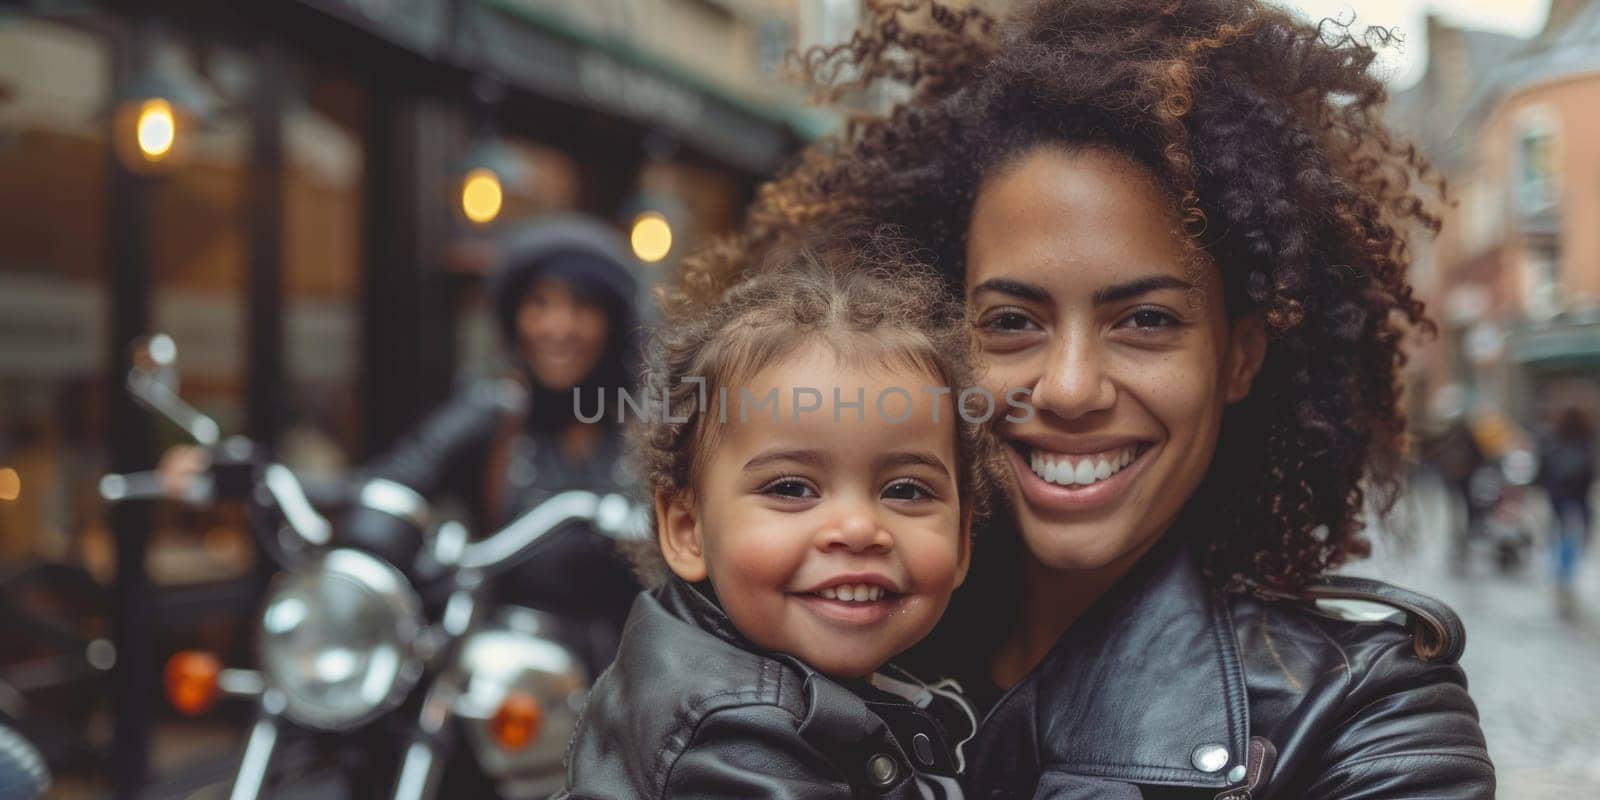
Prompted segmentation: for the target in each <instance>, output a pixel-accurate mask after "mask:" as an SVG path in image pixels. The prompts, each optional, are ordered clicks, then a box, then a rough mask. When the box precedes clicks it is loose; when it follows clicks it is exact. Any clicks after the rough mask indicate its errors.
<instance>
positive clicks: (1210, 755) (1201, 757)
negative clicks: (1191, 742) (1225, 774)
mask: <svg viewBox="0 0 1600 800" xmlns="http://www.w3.org/2000/svg"><path fill="white" fill-rule="evenodd" d="M1191 760H1192V761H1193V762H1194V768H1195V769H1197V770H1200V771H1201V772H1216V771H1218V770H1220V769H1222V768H1223V767H1226V766H1228V748H1226V747H1223V746H1222V745H1220V744H1203V745H1200V746H1199V747H1196V748H1195V749H1194V755H1193V756H1191Z"/></svg>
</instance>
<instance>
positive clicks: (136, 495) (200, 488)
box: [100, 472, 216, 505]
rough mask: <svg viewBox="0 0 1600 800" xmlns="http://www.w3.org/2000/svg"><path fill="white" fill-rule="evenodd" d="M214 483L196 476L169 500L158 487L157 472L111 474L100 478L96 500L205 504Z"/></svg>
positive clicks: (203, 477) (207, 477)
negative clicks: (186, 487)
mask: <svg viewBox="0 0 1600 800" xmlns="http://www.w3.org/2000/svg"><path fill="white" fill-rule="evenodd" d="M215 488H216V485H215V483H214V482H213V481H212V480H211V478H210V476H206V475H201V476H197V477H196V478H195V479H194V481H193V482H192V483H190V484H189V489H188V490H187V491H185V492H184V493H183V494H182V495H179V496H177V497H173V496H171V495H169V494H167V493H166V492H165V491H163V490H162V488H161V475H160V473H157V472H130V473H128V474H126V475H118V474H115V473H112V474H108V475H105V476H103V477H101V478H100V497H101V498H102V499H104V500H105V501H106V502H108V503H121V502H126V501H129V500H177V501H179V502H183V503H189V504H191V505H207V504H209V503H210V502H211V501H212V497H213V495H214V494H215Z"/></svg>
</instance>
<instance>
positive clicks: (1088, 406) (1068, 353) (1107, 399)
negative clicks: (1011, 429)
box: [1031, 334, 1117, 419]
mask: <svg viewBox="0 0 1600 800" xmlns="http://www.w3.org/2000/svg"><path fill="white" fill-rule="evenodd" d="M1045 359H1046V360H1045V364H1044V369H1043V371H1042V372H1041V373H1040V375H1039V381H1038V383H1036V384H1035V385H1034V387H1033V396H1032V398H1031V399H1032V402H1033V407H1034V408H1035V409H1038V410H1041V411H1049V412H1050V413H1051V414H1054V415H1055V416H1057V417H1061V418H1062V419H1077V418H1078V417H1081V416H1084V415H1085V414H1091V413H1094V412H1096V411H1104V410H1106V409H1109V408H1111V406H1112V404H1113V403H1115V402H1116V399H1117V390H1116V386H1115V385H1114V384H1113V383H1112V381H1111V376H1110V374H1109V372H1108V371H1107V370H1106V363H1105V361H1106V354H1105V353H1103V352H1102V351H1101V348H1100V347H1098V346H1097V343H1096V341H1095V339H1094V337H1093V336H1091V335H1088V334H1071V335H1067V336H1063V337H1061V339H1060V340H1059V341H1058V343H1057V346H1056V347H1054V348H1052V349H1051V351H1050V353H1049V354H1048V355H1047V356H1045Z"/></svg>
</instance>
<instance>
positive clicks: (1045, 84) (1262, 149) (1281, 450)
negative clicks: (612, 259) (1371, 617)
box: [684, 0, 1443, 593]
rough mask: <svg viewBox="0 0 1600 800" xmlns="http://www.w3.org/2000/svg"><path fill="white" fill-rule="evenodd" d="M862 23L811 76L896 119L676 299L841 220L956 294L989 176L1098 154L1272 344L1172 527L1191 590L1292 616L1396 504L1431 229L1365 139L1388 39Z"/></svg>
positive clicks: (1177, 6) (793, 182)
mask: <svg viewBox="0 0 1600 800" xmlns="http://www.w3.org/2000/svg"><path fill="white" fill-rule="evenodd" d="M867 6H868V14H867V22H866V24H865V26H864V28H863V29H862V30H861V31H860V32H859V33H857V34H856V35H855V37H854V38H853V39H852V40H851V41H850V42H849V43H847V44H844V45H841V46H839V47H836V48H832V49H829V50H814V51H812V52H811V53H810V54H808V56H807V58H806V66H807V67H809V68H810V70H811V72H812V73H813V74H814V75H828V74H840V72H841V70H840V67H841V66H847V67H849V70H848V72H849V73H851V74H853V75H854V76H855V79H854V80H853V82H852V84H851V85H852V86H858V85H861V84H871V83H875V82H888V83H899V84H901V85H903V86H906V87H908V88H909V89H910V99H909V100H907V101H906V102H903V103H901V104H900V105H899V106H898V107H897V108H895V109H894V110H893V111H892V112H891V113H889V114H888V115H886V116H881V117H871V116H867V117H861V118H857V119H855V120H852V121H851V123H850V124H849V125H848V126H847V127H846V129H845V130H844V132H843V133H842V134H840V135H838V136H836V137H834V138H833V139H831V140H829V141H826V142H824V143H822V144H820V145H818V146H814V147H812V148H810V149H809V150H807V151H806V152H805V153H803V154H802V155H801V156H800V158H799V160H798V161H797V162H796V163H795V164H794V165H792V166H791V167H790V168H789V169H788V170H787V171H785V172H784V173H783V174H781V175H780V176H779V177H778V178H777V179H775V180H774V181H772V182H771V183H769V184H767V185H765V186H764V187H763V188H762V190H761V192H760V195H759V196H758V199H757V201H756V203H755V204H754V206H753V207H752V209H751V213H750V219H749V222H748V224H747V227H746V229H745V232H744V233H743V235H742V238H741V239H739V240H737V241H734V242H730V243H726V244H724V245H723V246H722V247H721V248H719V249H715V250H711V251H708V252H707V253H706V254H704V255H703V256H702V257H701V258H700V259H697V260H696V261H695V262H694V264H693V265H692V266H693V269H692V271H691V274H689V275H688V276H687V277H686V280H685V282H684V286H685V287H687V289H688V290H689V293H690V294H693V293H694V292H699V293H702V294H704V293H714V292H717V291H719V290H720V288H721V287H724V286H726V285H728V284H729V283H731V282H733V281H735V280H737V278H738V275H739V273H740V271H741V269H742V264H743V263H744V260H743V253H745V252H748V251H750V250H752V249H759V248H762V247H766V246H770V244H771V243H772V242H774V241H781V240H782V239H784V238H785V237H788V236H790V235H793V233H794V232H796V231H804V230H812V229H816V228H818V227H826V226H827V225H830V224H833V221H835V220H840V219H846V220H849V219H855V218H857V217H865V218H867V219H870V220H873V221H875V222H878V223H883V224H891V225H894V226H896V227H897V228H898V229H899V230H901V231H903V232H904V233H905V234H906V235H907V236H909V237H910V238H911V239H912V240H914V241H915V242H917V243H918V244H919V245H921V246H924V247H927V248H928V249H929V250H931V261H932V263H933V264H934V266H935V267H936V268H937V269H939V270H940V271H941V272H942V273H943V274H944V275H945V277H946V280H947V281H948V282H949V287H950V289H951V290H952V291H955V292H959V291H960V287H961V285H962V273H963V270H964V269H965V264H964V254H965V247H966V241H965V239H966V232H967V226H968V220H969V218H970V214H971V210H972V206H973V202H974V198H975V196H976V194H977V192H978V190H979V188H980V187H981V185H982V183H983V181H984V179H985V178H986V176H988V175H990V174H992V173H993V172H994V171H995V170H996V169H997V168H999V167H1000V166H1002V165H1004V164H1005V163H1006V162H1007V161H1008V160H1010V159H1015V158H1017V157H1018V156H1019V155H1021V154H1023V153H1026V152H1027V151H1028V150H1029V149H1031V148H1034V147H1038V146H1052V145H1066V146H1069V147H1070V146H1088V147H1102V148H1110V149H1112V150H1115V151H1117V152H1120V153H1122V154H1124V155H1126V156H1128V157H1131V158H1132V159H1134V160H1135V161H1137V162H1138V163H1140V164H1142V165H1143V166H1144V167H1145V169H1146V170H1148V171H1149V173H1150V174H1151V175H1152V176H1154V177H1155V179H1156V180H1157V181H1158V182H1159V183H1160V185H1162V186H1163V187H1164V188H1165V190H1166V192H1167V193H1168V195H1169V197H1170V198H1171V202H1172V207H1173V211H1174V214H1175V218H1176V219H1177V220H1180V221H1181V228H1182V230H1181V231H1180V232H1179V233H1180V235H1182V236H1183V237H1184V240H1185V241H1186V242H1187V244H1188V247H1189V251H1190V253H1191V256H1192V258H1193V262H1194V264H1195V265H1196V268H1198V267H1199V266H1200V265H1202V264H1203V263H1204V262H1205V260H1210V261H1212V262H1214V263H1215V264H1217V265H1218V268H1219V269H1220V271H1221V273H1222V276H1223V285H1224V290H1225V297H1226V304H1227V311H1228V312H1229V313H1230V314H1234V315H1237V314H1241V313H1246V312H1254V313H1260V314H1261V315H1262V316H1263V317H1264V318H1265V320H1266V321H1267V323H1268V328H1269V333H1270V341H1269V344H1268V352H1267V356H1266V360H1265V364H1264V366H1263V367H1262V370H1261V372H1260V373H1259V375H1258V376H1257V378H1256V380H1255V382H1254V384H1253V385H1254V389H1253V391H1252V393H1251V395H1250V396H1249V398H1248V399H1247V400H1245V401H1243V402H1241V403H1238V404H1235V405H1234V406H1232V407H1230V408H1229V409H1228V411H1227V413H1226V417H1225V419H1224V423H1223V432H1222V437H1221V440H1220V441H1221V442H1222V444H1221V446H1220V447H1219V448H1218V450H1217V453H1216V456H1215V458H1214V461H1213V464H1212V470H1211V473H1210V474H1209V476H1208V478H1207V482H1206V484H1205V486H1204V487H1203V488H1202V490H1201V495H1200V496H1199V497H1197V498H1196V499H1195V501H1194V502H1192V503H1191V504H1190V507H1189V509H1188V511H1187V514H1188V515H1189V517H1190V518H1194V517H1199V518H1200V519H1198V520H1195V521H1196V522H1198V523H1199V524H1196V525H1193V526H1190V530H1193V531H1198V532H1199V533H1198V534H1197V535H1199V536H1203V537H1206V538H1205V541H1204V545H1205V546H1206V548H1207V551H1208V557H1207V569H1208V572H1209V573H1210V574H1211V575H1212V576H1213V577H1214V578H1215V579H1216V581H1217V583H1218V584H1219V585H1221V586H1223V587H1225V588H1228V589H1232V590H1241V589H1246V588H1253V589H1256V590H1258V591H1261V592H1263V593H1268V592H1271V591H1292V590H1293V589H1295V588H1297V587H1299V586H1300V585H1302V584H1304V583H1305V582H1306V581H1307V580H1309V579H1310V578H1313V577H1315V576H1316V575H1318V574H1321V573H1323V572H1325V571H1327V570H1329V569H1331V568H1333V567H1335V566H1337V565H1338V564H1340V563H1341V562H1343V561H1344V560H1345V559H1347V558H1348V557H1350V556H1352V555H1364V554H1365V553H1366V552H1367V549H1368V546H1367V543H1366V542H1365V541H1364V540H1363V538H1362V535H1361V531H1362V528H1363V525H1362V521H1361V516H1362V513H1363V508H1364V506H1365V505H1366V504H1367V502H1368V501H1369V500H1372V501H1373V502H1372V505H1373V506H1374V507H1376V508H1378V509H1380V510H1386V509H1387V508H1389V507H1390V506H1391V505H1392V503H1393V498H1394V495H1395V492H1396V490H1397V488H1398V486H1399V475H1400V466H1401V459H1402V453H1403V452H1404V432H1405V419H1404V415H1403V412H1402V409H1401V403H1400V390H1399V387H1398V385H1397V371H1398V368H1399V367H1400V366H1401V365H1402V364H1403V363H1404V360H1405V356H1404V354H1403V351H1402V349H1401V341H1402V339H1403V337H1404V336H1405V335H1406V334H1407V333H1408V332H1409V331H1413V330H1431V323H1430V322H1429V321H1428V320H1427V318H1426V317H1425V315H1424V313H1423V305H1422V303H1421V302H1420V301H1418V300H1417V299H1416V298H1415V297H1414V296H1413V294H1412V288H1411V286H1410V285H1409V283H1408V282H1407V280H1406V276H1405V270H1406V268H1407V266H1408V265H1409V263H1410V261H1411V255H1410V253H1409V252H1408V251H1407V247H1406V239H1405V233H1406V229H1407V228H1408V227H1419V228H1421V229H1425V230H1428V231H1430V232H1436V231H1437V229H1438V224H1439V223H1438V219H1437V218H1436V217H1435V216H1433V215H1432V214H1431V213H1430V212H1429V211H1428V210H1427V209H1426V208H1425V206H1424V204H1423V201H1422V200H1421V199H1420V198H1419V197H1418V194H1417V191H1416V185H1417V184H1418V182H1419V181H1422V180H1426V181H1428V182H1431V183H1433V184H1435V185H1436V186H1437V187H1438V188H1439V189H1440V191H1441V192H1442V190H1443V182H1442V180H1438V179H1437V177H1436V176H1435V175H1433V174H1432V173H1431V171H1430V169H1429V167H1428V166H1427V164H1426V163H1425V162H1424V161H1423V159H1421V158H1420V157H1419V156H1418V154H1417V153H1416V151H1415V150H1414V149H1413V148H1412V147H1411V146H1409V145H1407V144H1404V143H1402V142H1400V141H1398V140H1396V139H1395V138H1393V137H1392V136H1391V135H1390V133H1389V132H1388V131H1387V130H1386V128H1385V127H1384V125H1383V122H1382V120H1381V118H1380V113H1381V109H1382V104H1383V102H1384V101H1385V92H1384V88H1383V84H1382V83H1381V82H1380V81H1379V80H1378V79H1377V78H1376V77H1374V76H1373V75H1372V74H1371V72H1370V71H1369V68H1370V67H1371V66H1372V64H1373V61H1374V58H1375V53H1374V50H1373V47H1374V46H1378V45H1382V44H1386V43H1388V42H1389V41H1390V39H1391V38H1392V34H1390V33H1389V32H1388V31H1385V30H1381V29H1368V30H1366V31H1364V32H1360V31H1356V30H1354V29H1353V28H1352V27H1351V26H1350V24H1348V23H1341V22H1338V21H1334V20H1324V21H1323V22H1322V23H1321V24H1320V25H1310V24H1306V23H1303V22H1301V21H1299V20H1297V19H1295V18H1294V17H1292V16H1290V14H1289V13H1287V12H1285V11H1283V10H1280V9H1276V8H1273V7H1271V6H1268V5H1266V4H1265V3H1263V2H1259V0H1182V1H1181V2H1179V0H1047V1H1045V2H1035V3H1032V4H1030V5H1027V6H1026V7H1024V8H1022V9H1019V10H1018V11H1017V12H1016V13H1015V14H1014V15H1013V17H1012V18H1010V19H1009V20H1008V21H1007V22H1006V23H1005V24H1004V25H1000V24H997V23H995V22H994V21H993V20H991V19H990V18H989V17H987V16H985V15H984V14H983V13H982V12H979V11H976V10H971V9H964V10H955V9H951V8H946V7H944V6H941V5H939V4H938V3H937V2H933V0H893V1H891V0H868V3H867ZM846 88H848V87H846ZM686 296H687V295H686ZM1368 493H1372V497H1370V498H1369V497H1368Z"/></svg>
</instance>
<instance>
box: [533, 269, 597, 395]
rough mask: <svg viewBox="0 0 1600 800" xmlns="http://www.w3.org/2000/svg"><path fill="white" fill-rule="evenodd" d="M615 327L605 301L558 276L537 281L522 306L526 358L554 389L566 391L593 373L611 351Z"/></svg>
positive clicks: (550, 388)
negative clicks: (611, 330) (608, 343)
mask: <svg viewBox="0 0 1600 800" xmlns="http://www.w3.org/2000/svg"><path fill="white" fill-rule="evenodd" d="M609 327H610V326H609V324H608V322H607V320H606V311H605V309H604V308H603V307H601V305H600V304H599V303H596V302H594V301H593V300H590V299H589V298H587V297H585V296H583V295H581V294H579V293H578V292H577V291H575V290H574V289H573V288H572V287H571V286H569V285H568V284H567V283H566V282H564V281H561V280H557V279H555V278H539V279H537V280H535V281H534V282H533V284H532V285H531V286H529V287H528V291H527V293H526V294H524V295H523V296H522V303H521V305H519V306H518V307H517V344H518V346H519V347H520V348H521V352H522V359H523V361H525V362H526V363H527V364H528V367H529V369H531V370H533V376H534V378H535V379H537V380H538V381H539V383H540V384H542V385H543V386H544V387H545V388H546V389H549V390H551V391H556V392H564V391H566V390H568V389H571V388H572V387H574V386H577V385H578V384H580V383H582V382H583V379H584V378H587V377H589V373H591V372H593V371H594V368H595V367H596V366H598V365H599V363H600V359H601V357H603V356H604V355H605V350H606V334H607V329H608V328H609Z"/></svg>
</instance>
